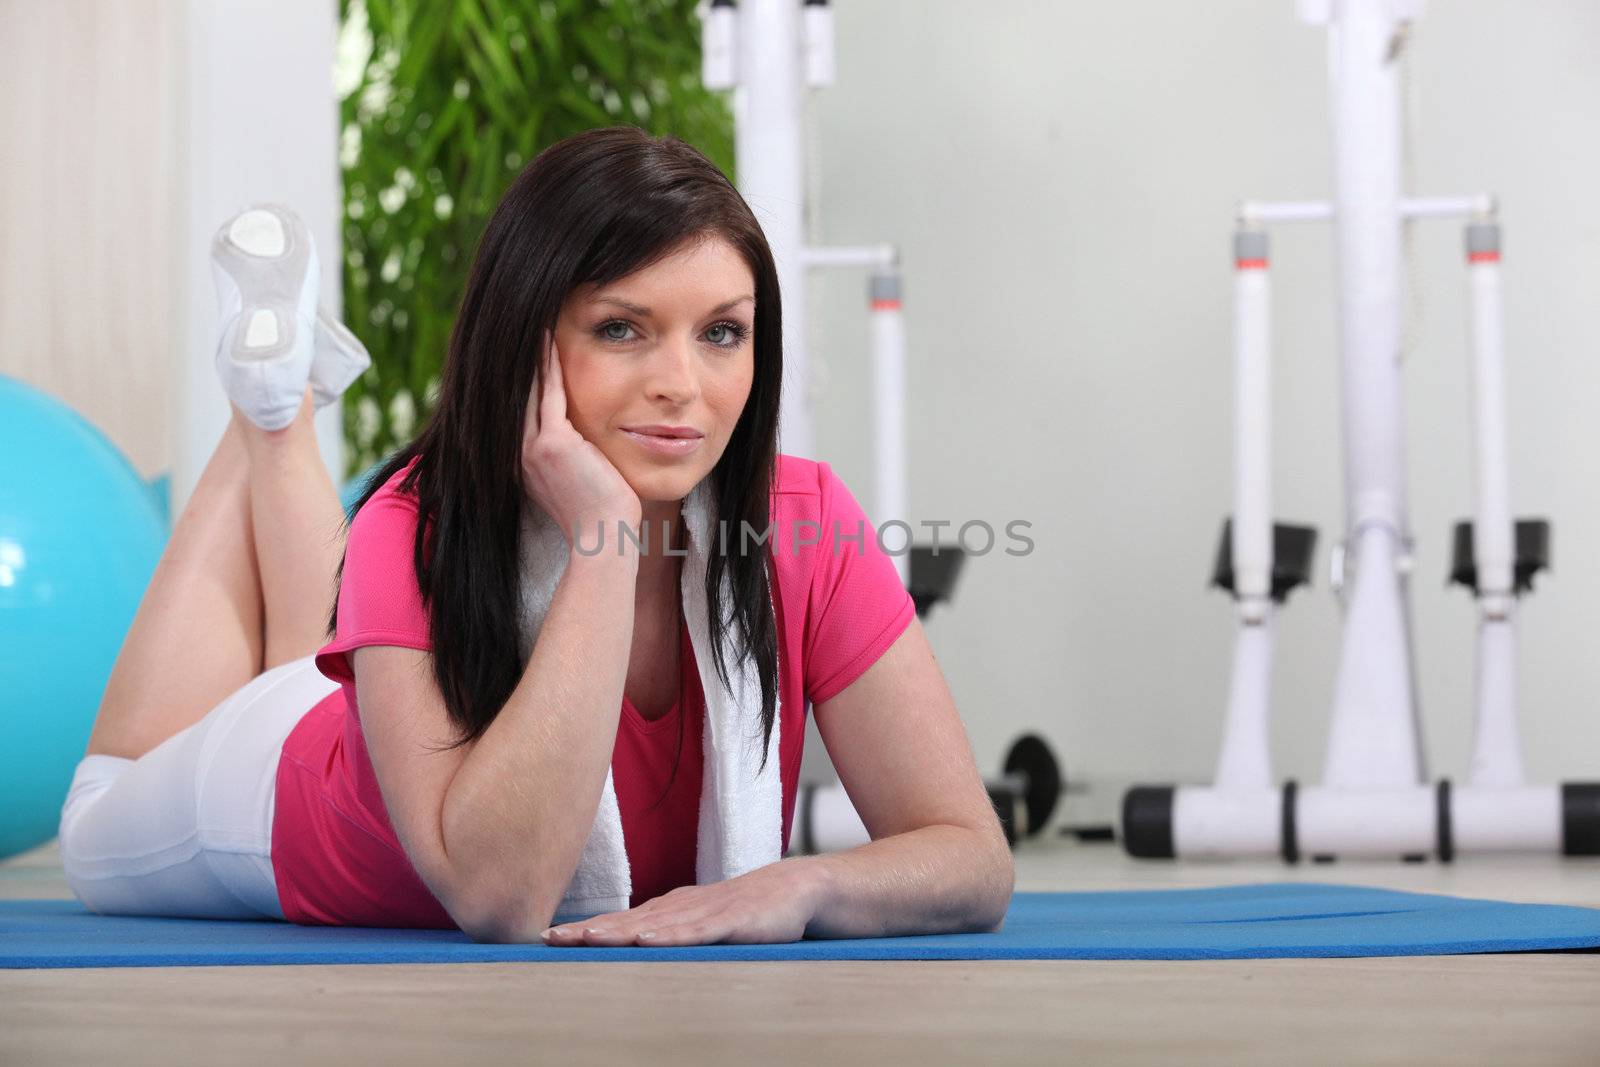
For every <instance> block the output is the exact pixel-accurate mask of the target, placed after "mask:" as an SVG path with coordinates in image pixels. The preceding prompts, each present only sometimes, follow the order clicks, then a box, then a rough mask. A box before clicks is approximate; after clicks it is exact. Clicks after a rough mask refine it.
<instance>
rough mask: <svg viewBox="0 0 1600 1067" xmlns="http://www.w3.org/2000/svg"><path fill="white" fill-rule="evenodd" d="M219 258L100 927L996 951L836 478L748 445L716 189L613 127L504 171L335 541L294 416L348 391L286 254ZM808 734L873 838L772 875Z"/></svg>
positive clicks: (909, 647) (740, 273) (759, 377)
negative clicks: (332, 929) (278, 925)
mask: <svg viewBox="0 0 1600 1067" xmlns="http://www.w3.org/2000/svg"><path fill="white" fill-rule="evenodd" d="M212 256H213V261H214V263H215V266H216V271H215V274H216V280H217V285H218V292H219V298H220V301H221V304H222V319H221V321H222V330H221V339H220V342H219V346H218V349H217V354H216V366H217V370H218V373H219V375H220V376H221V379H222V384H223V387H224V389H225V390H226V392H227V394H228V396H229V399H230V402H231V405H232V409H233V411H232V418H231V421H230V422H229V424H228V428H227V431H226V433H224V434H223V436H222V439H221V441H220V442H219V444H218V445H217V448H216V452H215V453H214V454H213V455H212V456H211V458H210V461H209V463H208V465H207V466H206V468H205V471H204V474H203V475H202V477H201V479H200V481H199V483H198V485H197V486H196V488H195V490H194V493H193V495H192V497H191V498H190V499H189V501H188V503H187V506H186V507H185V508H184V510H183V512H182V514H181V515H180V517H179V519H178V521H177V523H176V525H175V527H174V529H173V533H172V537H171V540H170V542H169V543H168V545H167V548H166V551H165V554H164V555H163V557H162V559H161V562H160V564H159V565H158V567H157V568H156V571H155V574H154V576H153V578H152V580H151V582H150V585H149V587H148V589H147V590H146V592H145V595H144V599H143V601H142V602H141V604H140V607H139V610H138V613H137V615H136V616H135V618H134V621H133V624H132V627H131V629H130V631H129V633H128V635H127V638H126V641H125V642H124V644H123V646H122V649H121V652H120V654H119V656H118V658H117V661H116V666H115V669H114V670H113V672H112V675H111V678H110V681H109V683H108V684H107V687H106V692H105V696H104V699H103V702H102V704H101V707H100V712H99V717H98V720H97V721H96V723H95V727H94V731H93V733H92V735H91V737H90V739H89V745H88V751H87V754H86V755H85V756H84V758H83V760H82V762H81V763H80V764H79V765H78V768H77V770H76V773H75V775H74V778H73V782H72V787H71V792H70V794H69V796H68V798H67V801H66V804H65V806H64V808H63V811H62V814H61V827H60V846H61V856H62V861H63V864H64V866H65V869H66V876H67V880H68V883H69V884H70V885H71V887H72V889H73V891H74V892H75V893H76V894H77V895H78V897H79V899H80V900H82V901H83V903H84V904H85V905H86V906H87V907H88V908H90V909H91V910H93V911H95V912H98V913H101V914H108V915H162V916H189V917H195V918H208V919H219V918H230V919H276V920H288V921H290V922H295V923H305V924H336V925H359V926H389V927H423V928H460V929H461V930H463V931H465V932H466V933H467V934H468V935H469V936H471V937H472V938H474V939H475V940H479V941H507V942H537V941H539V940H541V939H542V940H543V941H544V942H545V943H547V944H550V945H557V946H559V945H692V944H713V943H718V942H742V943H751V942H785V941H794V940H798V939H800V938H844V937H884V936H894V935H902V934H930V933H941V932H981V931H991V930H996V929H999V927H1000V924H1001V923H1002V921H1003V917H1004V915H1005V911H1006V907H1007V905H1008V903H1009V901H1010V897H1011V893H1012V888H1013V884H1014V876H1013V868H1012V862H1011V854H1010V850H1009V848H1008V847H1007V844H1006V841H1005V837H1004V834H1003V832H1002V830H1001V827H1000V823H999V820H998V818H997V817H996V814H995V812H994V809H993V808H992V807H991V805H990V801H989V798H988V794H987V791H986V790H985V788H984V785H983V782H982V780H981V778H980V776H979V773H978V770H977V766H976V764H975V762H974V759H973V755H972V750H971V747H970V745H969V743H968V740H967V737H966V734H965V731H964V729H963V727H962V723H961V720H960V718H959V716H958V715H957V712H956V708H955V706H954V703H953V701H952V699H951V696H950V692H949V690H948V688H947V687H946V685H945V681H944V678H943V676H942V674H941V673H940V670H939V667H938V664H937V663H936V661H935V660H934V657H933V654H932V652H931V651H930V650H929V646H928V642H927V640H926V639H925V637H924V634H923V631H922V627H921V624H920V622H919V621H918V620H917V617H916V614H915V611H914V608H913V604H912V600H911V597H910V594H909V593H908V592H907V591H906V589H905V588H904V586H903V585H902V583H901V581H900V578H899V575H898V571H897V570H896V567H895V565H894V562H893V560H892V559H891V558H890V557H889V556H888V555H887V554H886V553H885V552H884V551H883V549H882V548H881V547H880V546H879V545H878V543H877V541H876V537H875V531H874V529H873V527H872V526H871V524H870V523H868V522H867V521H866V519H865V516H864V514H863V512H862V509H861V507H860V506H859V505H858V504H857V502H856V500H855V498H854V497H853V496H852V494H851V493H850V491H849V490H848V489H847V488H846V487H845V486H844V484H843V483H841V482H840V481H839V479H838V478H837V477H836V476H835V475H834V473H833V471H832V470H831V469H830V468H829V466H828V464H826V463H820V462H813V461H812V460H808V459H802V458H799V457H796V456H788V455H783V454H781V453H779V452H778V451H777V427H778V411H779V389H780V384H781V382H782V371H783V353H782V344H781V327H780V323H781V317H780V311H779V294H778V279H777V273H776V270H775V268H774V264H773V258H772V253H771V251H770V249H769V248H768V246H767V242H766V240H765V238H764V237H763V235H762V232H761V228H760V226H759V225H758V224H757V223H756V220H755V218H754V216H753V215H752V214H751V212H750V209H749V208H748V206H747V205H746V204H745V201H744V200H743V198H742V197H741V196H740V195H739V193H738V192H737V191H736V190H735V189H734V187H733V186H732V185H731V184H730V183H729V182H728V181H727V179H726V178H725V177H724V176H723V175H722V173H721V172H720V171H718V170H717V168H716V167H715V166H714V165H713V164H712V163H711V162H710V161H708V160H707V159H706V158H705V157H704V156H702V155H701V154H700V153H699V152H697V151H695V150H694V149H693V148H691V147H689V146H687V145H685V144H684V143H682V142H681V141H678V140H676V139H673V138H670V137H669V138H664V139H654V138H652V137H650V136H649V135H647V134H645V133H643V132H642V131H639V130H637V129H632V128H626V127H620V128H611V129H600V130H592V131H589V132H587V133H583V134H579V135H577V136H575V137H572V138H569V139H568V140H565V141H562V142H560V143H559V144H556V145H554V146H552V147H550V148H549V149H547V150H546V151H545V152H543V153H542V154H541V155H540V156H539V157H538V158H537V159H535V160H534V161H533V162H532V163H531V164H529V166H528V167H527V169H526V170H525V171H523V173H522V174H521V175H520V176H519V177H518V178H517V179H516V181H515V182H514V183H513V184H512V186H511V188H510V190H509V191H508V192H507V193H506V195H505V198H504V200H502V201H501V203H500V204H499V206H498V208H497V209H496V211H495V212H494V215H493V217H492V218H491V219H490V221H489V224H488V228H487V231H486V232H485V234H484V236H483V239H482V243H481V245H480V247H479V249H478V252H477V257H476V260H475V262H474V264H473V267H472V271H471V275H470V278H469V279H468V282H467V286H466V291H465V294H464V295H463V298H462V301H461V306H460V313H459V315H458V317H457V320H456V323H455V328H454V332H453V334H452V336H451V338H450V347H449V352H448V356H447V359H446V360H445V365H444V371H443V375H442V378H441V380H440V383H439V393H438V400H437V404H436V407H435V409H434V410H433V412H432V414H431V416H430V417H429V418H428V420H427V422H426V424H425V425H424V426H423V428H422V429H421V431H420V432H419V433H418V434H417V436H416V438H415V439H414V440H413V441H412V442H411V443H410V444H408V445H407V446H405V447H404V448H402V449H400V450H399V451H398V452H397V453H395V454H394V455H393V456H392V457H390V458H389V459H388V460H387V461H386V462H385V463H383V464H382V465H381V467H380V468H379V469H378V470H377V472H376V473H375V474H374V475H373V477H372V478H371V480H370V481H369V482H368V484H367V486H366V491H365V495H364V496H363V497H362V499H361V502H360V505H359V508H358V510H357V511H356V513H355V517H354V520H353V521H351V522H349V523H348V524H347V523H346V521H345V512H344V510H343V508H342V507H341V505H340V502H339V498H338V495H337V493H336V491H335V489H334V486H333V483H332V481H331V480H330V478H329V476H328V473H327V470H326V468H325V466H324V464H323V461H322V459H321V457H320V455H319V453H318V450H317V442H316V438H315V435H314V432H313V421H312V420H313V412H314V411H315V409H316V408H318V407H320V406H322V405H325V404H329V403H332V402H334V401H335V400H337V399H338V398H339V396H340V394H341V393H342V392H343V391H344V389H345V388H346V387H347V386H348V385H349V384H350V383H351V382H352V381H353V380H354V379H355V378H356V377H358V376H359V375H361V374H362V373H363V372H364V371H366V370H367V369H368V367H369V365H370V361H369V360H368V358H367V355H366V353H365V351H364V350H363V349H362V348H361V345H360V343H359V342H358V341H357V340H356V339H355V338H354V337H353V336H352V335H351V334H350V333H349V332H348V331H347V330H345V329H344V328H343V327H342V326H341V325H339V323H338V322H337V321H336V320H334V319H333V318H331V317H330V316H328V315H326V314H319V312H318V309H317V291H318V285H319V270H318V264H317V258H316V252H315V249H314V248H313V246H312V242H311V239H310V236H309V234H308V232H307V230H306V227H305V226H304V225H303V224H302V223H301V221H300V220H299V219H298V218H297V217H295V215H294V214H293V213H292V212H290V211H288V210H286V209H284V208H281V207H276V206H261V207H255V208H252V209H250V210H247V211H245V212H243V213H241V214H240V215H238V216H237V217H235V218H234V219H232V220H230V221H229V222H228V223H227V224H225V225H224V226H223V227H222V229H221V231H220V232H219V233H218V234H217V236H216V239H215V241H214V243H213V248H212ZM330 607H331V608H332V611H331V612H330V611H329V608H330ZM808 704H809V705H810V706H811V708H812V713H813V714H814V715H815V717H816V721H817V727H818V730H819V732H820V734H821V736H822V738H823V741H824V742H825V743H826V745H827V749H828V753H829V755H830V757H831V758H832V761H833V764H834V766H835V767H836V768H837V769H838V772H839V775H840V777H841V778H842V780H843V783H844V786H845V788H846V790H847V792H848V794H849V797H850V799H851V801H852V802H853V803H854V805H855V808H856V810H857V811H858V812H859V814H860V816H861V818H862V821H863V822H864V823H865V825H866V827H867V829H868V832H869V833H870V835H871V837H872V840H871V841H870V842H869V843H868V844H865V845H862V846H860V847H858V848H853V849H850V850H848V851H841V852H835V853H829V854H824V855H816V856H794V857H789V858H784V856H785V854H786V853H787V851H788V845H789V834H790V826H791V823H792V820H793V815H794V806H795V797H796V794H797V792H798V789H797V785H798V776H799V770H800V754H801V744H802V741H803V739H804V737H805V714H806V707H807V705H808Z"/></svg>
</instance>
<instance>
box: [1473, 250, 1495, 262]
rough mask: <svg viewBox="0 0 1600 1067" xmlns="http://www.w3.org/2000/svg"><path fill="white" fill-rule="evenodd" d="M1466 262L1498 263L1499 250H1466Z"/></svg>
mask: <svg viewBox="0 0 1600 1067" xmlns="http://www.w3.org/2000/svg"><path fill="white" fill-rule="evenodd" d="M1467 262H1468V263H1498V262H1500V253H1499V252H1468V253H1467Z"/></svg>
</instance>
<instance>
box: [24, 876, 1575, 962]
mask: <svg viewBox="0 0 1600 1067" xmlns="http://www.w3.org/2000/svg"><path fill="white" fill-rule="evenodd" d="M1596 947H1600V909H1595V908H1576V907H1567V906H1564V905H1556V904H1510V903H1506V902H1504V901H1498V900H1472V899H1467V898H1463V897H1447V896H1435V895H1432V894H1426V893H1401V892H1396V891H1394V890H1390V889H1371V888H1366V887H1361V886H1343V885H1321V884H1316V883H1278V884H1271V885H1243V886H1228V887H1224V888H1218V889H1161V890H1141V891H1137V892H1118V893H1017V894H1015V895H1014V896H1013V897H1012V902H1011V910H1010V912H1009V913H1008V914H1007V917H1006V922H1005V927H1004V929H1002V930H1001V931H1000V932H999V933H993V934H940V935H936V936H918V937H882V938H859V939H848V940H813V941H797V942H793V943H790V944H783V945H695V946H690V947H687V948H671V947H661V948H639V947H628V948H588V947H585V948H549V947H546V946H544V945H480V944H475V943H474V942H473V941H472V940H471V939H470V938H468V937H467V936H466V935H465V934H463V933H461V932H460V931H456V930H389V929H377V928H368V927H332V926H295V925H293V924H290V923H281V922H239V921H225V922H214V921H209V920H196V919H157V918H150V919H143V918H140V919H135V918H120V917H106V916H98V915H94V914H92V913H90V912H89V911H88V910H87V909H85V908H84V907H83V905H81V904H79V903H78V902H77V901H70V900H16V901H0V967H11V968H15V967H182V966H206V965H224V964H250V965H256V964H274V963H491V962H504V961H512V960H527V961H530V962H533V961H541V960H542V961H551V962H578V961H584V962H593V961H596V960H614V961H630V962H631V961H641V960H643V961H669V960H1056V959H1147V960H1219V959H1258V958H1266V957H1285V956H1431V955H1447V954H1455V953H1464V952H1528V951H1549V950H1555V949H1579V948H1596Z"/></svg>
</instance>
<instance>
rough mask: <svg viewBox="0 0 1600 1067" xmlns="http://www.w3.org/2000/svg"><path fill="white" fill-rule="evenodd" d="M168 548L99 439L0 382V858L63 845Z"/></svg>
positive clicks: (150, 503)
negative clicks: (73, 788) (68, 809)
mask: <svg viewBox="0 0 1600 1067" xmlns="http://www.w3.org/2000/svg"><path fill="white" fill-rule="evenodd" d="M166 537H167V530H166V524H165V522H164V521H163V519H162V516H161V511H160V508H159V505H158V503H157V500H156V498H155V494H154V493H153V492H152V490H151V488H150V486H148V485H147V484H146V483H145V482H144V480H143V479H142V478H140V477H139V474H138V472H137V471H135V470H134V469H133V467H132V466H131V465H130V464H129V463H128V461H127V459H126V458H125V457H124V456H123V455H122V453H121V452H120V451H118V450H117V447H116V446H115V445H113V444H112V443H111V442H110V441H108V440H107V439H106V437H105V435H104V434H102V433H101V432H100V431H99V430H97V429H95V428H94V426H92V425H90V423H89V422H88V421H86V420H85V419H84V418H83V417H82V416H80V415H78V414H77V412H75V411H73V410H72V409H71V408H69V407H68V406H67V405H65V404H63V403H61V402H60V401H58V400H56V399H54V398H52V397H50V396H47V395H46V394H44V393H42V392H40V391H39V390H37V389H34V388H32V387H30V386H28V385H25V384H23V383H22V382H20V381H17V380H16V379H15V378H8V377H6V376H5V375H0V858H4V857H6V856H10V855H14V854H16V853H18V852H23V851H26V850H27V849H30V848H33V847H34V846H36V845H40V844H43V843H44V842H46V841H49V840H50V839H51V838H53V837H54V836H55V835H56V829H57V826H58V825H59V822H60V817H61V805H62V803H63V802H64V801H65V800H66V797H67V787H68V786H69V785H70V784H71V782H72V772H73V770H74V768H75V767H76V766H77V764H78V761H79V760H80V759H81V758H82V757H83V751H84V748H85V746H86V745H87V744H88V741H89V733H90V731H91V730H92V729H93V728H94V720H95V715H96V714H97V713H98V711H99V709H100V698H101V696H102V695H103V694H104V692H105V687H106V682H107V681H108V680H109V679H110V677H111V668H112V666H113V664H115V662H116V658H117V653H118V651H120V650H121V648H122V641H123V638H125V637H126V636H127V633H128V627H129V625H130V624H132V622H133V616H134V613H135V612H136V611H137V610H138V607H139V601H140V599H141V598H142V597H143V596H144V590H145V587H146V586H147V585H148V584H149V583H150V576H151V575H152V574H153V573H154V572H155V568H156V563H157V561H158V560H159V559H160V558H161V550H162V547H163V546H164V545H165V543H166Z"/></svg>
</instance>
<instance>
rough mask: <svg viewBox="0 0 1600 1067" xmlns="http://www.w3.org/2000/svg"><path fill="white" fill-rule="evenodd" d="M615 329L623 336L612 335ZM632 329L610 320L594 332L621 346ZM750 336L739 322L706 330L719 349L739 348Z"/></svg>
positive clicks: (720, 324) (621, 321) (709, 327)
mask: <svg viewBox="0 0 1600 1067" xmlns="http://www.w3.org/2000/svg"><path fill="white" fill-rule="evenodd" d="M613 328H617V329H621V330H622V331H624V332H623V333H622V334H621V335H618V334H615V333H612V332H611V331H612V329H613ZM632 329H633V326H632V325H630V324H629V323H626V322H624V321H623V320H621V319H610V320H608V321H606V322H602V323H601V324H600V325H599V326H597V327H595V331H594V332H595V335H596V336H597V337H599V338H601V339H602V340H605V341H614V342H616V343H618V344H621V343H623V342H625V341H627V340H628V336H627V332H628V331H631V330H632ZM713 334H718V335H719V336H721V335H726V336H725V338H724V339H723V340H716V339H715V338H713V337H712V335H713ZM749 335H750V331H749V330H748V329H747V328H746V327H744V326H743V325H741V324H739V323H737V322H728V321H723V322H716V323H712V324H711V325H710V326H708V327H707V328H706V337H707V340H710V341H711V343H712V344H713V345H715V346H716V347H717V348H738V347H739V346H740V345H741V344H743V343H744V340H745V338H746V337H748V336H749Z"/></svg>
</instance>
